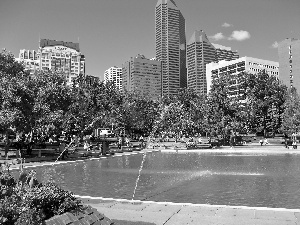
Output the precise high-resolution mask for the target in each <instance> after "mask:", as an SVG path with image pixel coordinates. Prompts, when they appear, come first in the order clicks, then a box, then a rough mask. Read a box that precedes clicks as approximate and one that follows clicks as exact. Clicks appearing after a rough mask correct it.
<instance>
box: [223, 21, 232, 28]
mask: <svg viewBox="0 0 300 225" xmlns="http://www.w3.org/2000/svg"><path fill="white" fill-rule="evenodd" d="M232 26H233V25H232V24H229V23H226V22H225V23H223V24H222V27H232Z"/></svg>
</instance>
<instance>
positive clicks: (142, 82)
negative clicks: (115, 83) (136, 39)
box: [122, 54, 162, 100]
mask: <svg viewBox="0 0 300 225" xmlns="http://www.w3.org/2000/svg"><path fill="white" fill-rule="evenodd" d="M122 86H123V90H126V91H136V92H138V93H139V94H140V95H142V96H144V97H149V98H151V99H154V100H158V99H160V98H161V87H162V86H161V61H157V60H155V59H147V58H146V57H145V56H144V55H140V54H139V55H137V56H135V57H131V58H130V60H128V61H126V62H125V63H123V65H122Z"/></svg>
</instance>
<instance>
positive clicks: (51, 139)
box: [48, 135, 54, 144]
mask: <svg viewBox="0 0 300 225" xmlns="http://www.w3.org/2000/svg"><path fill="white" fill-rule="evenodd" d="M48 142H49V143H50V144H52V143H53V142H54V140H53V136H52V135H51V136H50V137H49V139H48Z"/></svg>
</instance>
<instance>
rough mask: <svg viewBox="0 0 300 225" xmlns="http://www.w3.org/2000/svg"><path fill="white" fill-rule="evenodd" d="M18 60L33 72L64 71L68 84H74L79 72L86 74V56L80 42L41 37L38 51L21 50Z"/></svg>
mask: <svg viewBox="0 0 300 225" xmlns="http://www.w3.org/2000/svg"><path fill="white" fill-rule="evenodd" d="M16 60H17V61H19V62H23V63H24V65H25V69H28V70H30V72H31V73H34V72H35V71H38V70H52V71H58V72H63V73H65V75H66V79H67V84H72V83H73V81H74V80H75V79H76V78H77V77H78V76H79V74H82V75H84V76H85V57H84V55H83V54H81V52H80V49H79V43H73V42H64V41H56V40H49V39H41V40H40V43H39V49H38V51H35V50H25V49H23V50H20V53H19V58H16Z"/></svg>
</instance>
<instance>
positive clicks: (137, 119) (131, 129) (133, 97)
mask: <svg viewBox="0 0 300 225" xmlns="http://www.w3.org/2000/svg"><path fill="white" fill-rule="evenodd" d="M119 110H120V117H119V120H118V122H119V123H120V124H122V125H123V126H124V127H125V130H126V131H127V133H129V134H140V135H149V133H150V132H151V131H152V128H153V126H154V122H155V120H156V118H157V115H158V102H157V101H155V100H152V99H151V98H150V97H148V96H144V95H141V94H140V93H138V92H136V91H133V92H125V93H124V98H123V104H122V105H121V107H120V109H119Z"/></svg>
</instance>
